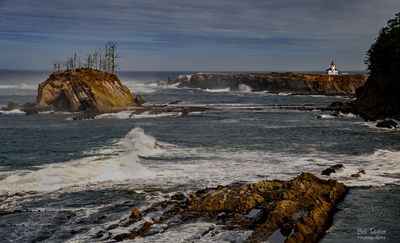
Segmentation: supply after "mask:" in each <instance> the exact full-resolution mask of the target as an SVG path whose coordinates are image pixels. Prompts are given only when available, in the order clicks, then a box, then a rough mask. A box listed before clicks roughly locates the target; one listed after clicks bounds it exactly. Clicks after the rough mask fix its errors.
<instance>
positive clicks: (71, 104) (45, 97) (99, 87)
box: [36, 69, 140, 112]
mask: <svg viewBox="0 0 400 243" xmlns="http://www.w3.org/2000/svg"><path fill="white" fill-rule="evenodd" d="M139 105H140V104H138V103H135V102H134V99H133V97H132V94H131V92H130V90H129V88H128V87H126V86H125V85H123V84H122V83H121V81H120V80H119V79H118V77H117V76H116V75H114V74H108V73H105V72H101V71H97V70H87V69H78V70H76V72H72V71H71V70H67V71H63V72H59V73H53V74H52V75H50V76H49V78H48V79H47V80H46V81H44V82H42V83H40V84H39V88H38V96H37V102H36V109H38V110H55V111H91V112H114V111H119V110H123V109H125V108H127V107H132V106H139Z"/></svg>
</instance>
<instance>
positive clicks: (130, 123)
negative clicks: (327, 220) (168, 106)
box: [0, 70, 400, 242]
mask: <svg viewBox="0 0 400 243" xmlns="http://www.w3.org/2000/svg"><path fill="white" fill-rule="evenodd" d="M48 74H49V73H48V72H45V71H23V70H18V71H6V70H3V71H0V106H6V105H7V102H8V101H14V102H18V103H20V104H22V103H25V102H34V101H35V98H36V93H37V85H38V83H39V82H41V81H44V80H45V79H46V78H47V76H48ZM177 74H181V72H120V73H119V77H120V79H121V80H122V81H123V82H124V83H125V84H127V86H128V87H129V88H130V89H131V90H132V92H133V93H135V94H140V95H142V97H143V98H144V100H145V101H146V102H147V103H148V104H159V103H163V104H165V103H169V102H175V101H180V103H179V104H180V105H191V106H201V107H207V108H210V109H209V110H207V111H205V112H195V113H190V114H189V115H183V114H180V113H165V114H157V115H154V114H148V113H144V114H141V115H133V116H132V115H130V114H129V113H127V112H120V113H114V114H103V115H100V116H97V117H96V119H93V120H72V119H71V116H73V114H70V113H41V114H35V115H24V113H23V112H21V111H19V110H13V111H9V112H3V113H2V114H0V133H1V136H0V242H29V241H30V242H98V241H99V240H98V238H96V235H97V234H98V232H101V231H106V229H107V228H108V227H109V226H110V225H112V224H115V223H116V222H119V221H120V220H121V219H123V218H125V217H127V216H128V215H129V213H130V210H131V209H132V208H133V207H138V208H141V209H144V208H146V207H148V206H150V205H151V204H152V203H154V202H158V201H161V200H164V199H167V198H169V196H170V195H173V194H175V193H178V192H183V193H187V192H190V191H193V190H197V189H200V188H204V187H209V186H217V185H225V184H229V183H232V182H255V181H258V180H263V179H285V180H286V179H290V178H293V177H295V176H297V175H299V174H300V173H301V172H302V171H306V172H312V173H315V174H316V175H319V176H320V177H321V178H324V179H328V178H330V177H327V176H322V175H320V174H321V171H322V170H323V169H326V168H327V167H329V166H332V165H335V164H338V163H341V164H343V165H344V166H345V168H344V170H343V171H341V172H338V173H335V174H332V175H331V178H333V179H338V180H340V181H342V182H344V183H345V184H346V185H348V186H350V187H351V188H350V191H349V194H348V195H347V196H346V197H345V198H344V200H343V201H342V202H341V203H340V204H339V205H338V207H337V212H336V213H335V215H334V217H333V221H332V226H331V227H330V228H329V229H328V231H327V232H326V235H325V236H324V238H323V239H322V240H321V242H374V241H378V242H398V239H400V230H399V226H398V223H399V218H400V207H399V206H398V205H399V203H398V202H399V201H400V132H399V131H398V130H386V129H378V128H376V127H375V123H372V122H365V121H363V120H362V119H361V118H359V117H357V116H354V115H352V114H347V115H343V116H341V117H334V116H331V115H329V112H321V111H318V110H312V111H311V110H310V111H300V110H296V109H293V108H296V107H302V106H323V105H328V104H330V103H332V102H334V101H349V99H348V98H344V97H327V96H296V95H290V94H286V93H282V94H270V93H267V92H261V93H252V92H248V91H247V90H244V91H242V92H231V91H229V90H227V89H225V90H199V89H178V88H176V87H175V86H174V85H167V84H166V83H164V82H161V81H163V80H164V81H165V80H166V79H167V78H168V77H169V76H175V75H177ZM183 74H184V73H183ZM160 80H161V81H160ZM318 116H320V119H318V118H317V117H318ZM361 169H363V170H365V172H366V174H365V175H362V176H361V177H359V178H353V177H351V174H354V173H357V172H358V171H359V170H361ZM207 224H209V223H205V222H198V223H196V224H190V225H186V226H185V227H184V228H178V229H170V230H168V231H166V232H164V233H162V234H157V235H155V236H152V237H150V238H143V239H137V240H136V241H137V242H196V241H197V239H198V237H199V236H200V234H201V233H202V232H203V231H202V229H203V228H204V227H205V226H207ZM372 229H373V230H372ZM378 230H380V231H378ZM222 231H223V230H221V232H222ZM235 234H240V232H239V233H238V232H236V233H235ZM235 234H234V233H233V232H225V233H224V234H220V236H218V235H217V236H215V237H216V238H210V239H208V240H209V241H210V242H223V241H225V242H240V237H237V235H235Z"/></svg>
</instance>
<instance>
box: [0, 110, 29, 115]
mask: <svg viewBox="0 0 400 243" xmlns="http://www.w3.org/2000/svg"><path fill="white" fill-rule="evenodd" d="M25 114H26V112H24V111H21V110H20V109H13V110H9V111H3V110H0V115H25Z"/></svg>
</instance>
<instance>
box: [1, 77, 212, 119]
mask: <svg viewBox="0 0 400 243" xmlns="http://www.w3.org/2000/svg"><path fill="white" fill-rule="evenodd" d="M144 103H145V101H144V99H143V98H142V97H141V96H140V95H136V96H135V95H133V94H132V93H131V91H130V90H129V88H128V87H127V86H126V85H124V84H123V83H122V82H121V81H120V80H119V79H118V77H117V76H116V75H115V74H112V73H107V72H104V71H99V70H94V69H76V70H64V71H58V72H54V73H52V74H50V75H49V78H48V79H47V80H45V81H43V82H41V83H40V84H39V86H38V95H37V99H36V102H35V103H26V104H23V105H19V104H18V103H15V102H8V104H7V106H6V107H3V108H2V109H1V111H6V112H9V111H18V112H21V113H26V114H28V115H30V114H36V113H39V112H48V113H56V112H73V113H75V114H74V115H73V117H72V119H73V120H86V119H94V118H95V117H96V116H98V115H101V114H104V113H115V112H120V111H128V112H131V113H132V115H139V114H142V113H144V112H147V113H148V114H161V113H180V114H182V115H187V114H189V113H190V112H201V111H205V110H207V108H203V107H195V106H177V105H176V104H173V103H171V104H168V105H164V104H160V105H144ZM0 114H2V113H0Z"/></svg>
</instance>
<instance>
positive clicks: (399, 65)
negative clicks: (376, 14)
mask: <svg viewBox="0 0 400 243" xmlns="http://www.w3.org/2000/svg"><path fill="white" fill-rule="evenodd" d="M366 64H367V65H368V70H369V71H370V73H371V75H381V74H382V75H390V76H392V75H395V76H397V75H399V74H400V13H398V14H396V17H395V18H394V19H391V20H389V21H388V22H387V26H386V27H384V28H382V29H381V31H380V32H379V36H378V38H377V39H376V41H375V43H374V44H372V46H371V48H370V49H369V50H368V52H367V59H366Z"/></svg>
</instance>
